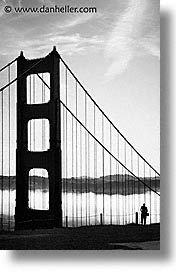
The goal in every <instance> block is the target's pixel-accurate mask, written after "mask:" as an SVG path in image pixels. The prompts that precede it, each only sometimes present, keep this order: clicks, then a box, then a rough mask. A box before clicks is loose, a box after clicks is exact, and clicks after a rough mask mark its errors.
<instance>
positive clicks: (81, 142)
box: [80, 124, 83, 226]
mask: <svg viewBox="0 0 176 275" xmlns="http://www.w3.org/2000/svg"><path fill="white" fill-rule="evenodd" d="M80 176H81V226H82V217H83V206H82V203H83V188H82V126H81V124H80Z"/></svg>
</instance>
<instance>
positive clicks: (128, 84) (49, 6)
mask: <svg viewBox="0 0 176 275" xmlns="http://www.w3.org/2000/svg"><path fill="white" fill-rule="evenodd" d="M160 194H161V195H162V192H160V1H159V0H109V1H107V0H96V1H93V0H72V1H71V0H67V1H66V0H31V1H29V0H0V249H1V250H96V251H99V250H140V251H141V250H160ZM140 251H139V252H140Z"/></svg>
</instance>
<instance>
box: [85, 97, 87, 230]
mask: <svg viewBox="0 0 176 275" xmlns="http://www.w3.org/2000/svg"><path fill="white" fill-rule="evenodd" d="M85 127H87V98H86V93H85ZM85 180H86V183H85V184H86V226H87V132H86V131H85Z"/></svg>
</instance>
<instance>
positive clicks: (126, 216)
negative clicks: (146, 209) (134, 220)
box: [124, 139, 127, 223]
mask: <svg viewBox="0 0 176 275" xmlns="http://www.w3.org/2000/svg"><path fill="white" fill-rule="evenodd" d="M124 164H125V167H126V141H125V139H124ZM124 172H125V223H126V222H127V205H126V204H127V200H126V197H127V196H126V195H127V194H126V170H125V171H124Z"/></svg>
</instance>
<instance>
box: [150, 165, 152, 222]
mask: <svg viewBox="0 0 176 275" xmlns="http://www.w3.org/2000/svg"><path fill="white" fill-rule="evenodd" d="M149 176H150V191H149V192H150V214H149V215H150V224H151V222H152V220H151V217H152V201H151V168H150V175H149Z"/></svg>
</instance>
